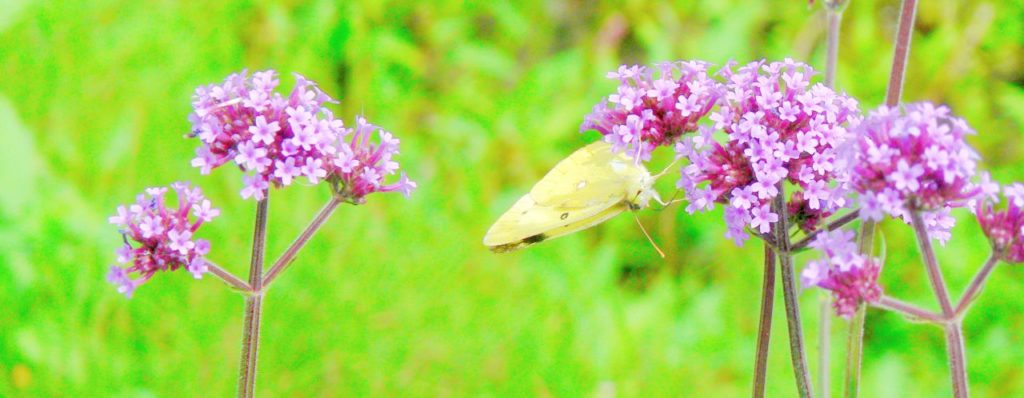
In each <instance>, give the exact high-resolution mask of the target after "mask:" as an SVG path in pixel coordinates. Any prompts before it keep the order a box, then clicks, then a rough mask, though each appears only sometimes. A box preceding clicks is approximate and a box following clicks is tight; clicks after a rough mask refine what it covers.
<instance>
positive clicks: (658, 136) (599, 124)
mask: <svg viewBox="0 0 1024 398" xmlns="http://www.w3.org/2000/svg"><path fill="white" fill-rule="evenodd" d="M657 69H658V74H657V75H658V76H657V77H655V74H654V73H653V72H652V71H649V70H648V69H647V68H646V67H643V66H637V65H634V66H626V65H622V66H620V67H619V70H618V71H617V72H609V73H608V78H610V79H616V80H619V82H620V83H619V87H618V89H617V90H616V93H615V94H612V95H609V96H608V98H607V99H605V100H602V101H601V102H600V103H599V104H597V105H596V106H594V110H593V111H592V112H591V113H590V114H589V115H587V116H586V118H584V121H583V124H582V125H581V126H580V131H581V132H583V131H587V130H597V131H598V132H600V133H601V134H602V135H604V140H605V141H607V142H609V143H611V144H612V145H613V146H614V147H615V149H616V150H625V151H626V153H628V154H629V155H630V156H632V157H634V158H636V159H637V161H640V160H644V161H646V160H649V159H650V157H651V151H653V150H654V148H656V147H658V146H661V145H672V144H673V143H674V142H676V140H678V139H679V137H680V136H682V135H683V134H685V133H689V132H693V131H697V121H698V120H700V119H701V118H702V117H704V115H706V114H707V113H708V112H709V111H710V110H711V107H712V106H714V104H715V101H716V100H717V99H718V97H719V96H720V95H721V93H720V91H721V89H720V84H719V83H718V82H717V81H715V80H714V79H712V78H711V77H710V76H708V64H706V63H703V62H699V61H690V62H683V61H680V62H674V63H668V62H666V63H662V64H659V65H657ZM609 106H610V107H609Z"/></svg>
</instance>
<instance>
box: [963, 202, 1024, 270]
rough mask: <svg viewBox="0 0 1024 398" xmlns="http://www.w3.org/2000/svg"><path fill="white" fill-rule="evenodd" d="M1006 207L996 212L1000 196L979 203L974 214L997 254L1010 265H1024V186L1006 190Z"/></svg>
mask: <svg viewBox="0 0 1024 398" xmlns="http://www.w3.org/2000/svg"><path fill="white" fill-rule="evenodd" d="M1003 195H1004V196H1005V197H1006V204H1005V205H1003V206H1000V207H1001V208H1000V209H996V208H995V206H996V205H998V204H999V197H998V195H996V196H995V198H994V199H993V198H992V197H991V196H989V195H986V196H984V198H983V199H980V200H978V201H977V202H976V204H975V208H974V213H975V216H977V218H978V223H979V224H980V225H981V230H982V231H983V232H984V233H985V236H986V237H988V239H989V242H991V243H992V247H993V248H995V252H996V253H997V254H998V255H1000V256H1001V259H1002V260H1004V261H1006V262H1008V263H1024V184H1021V183H1014V184H1011V185H1008V186H1005V187H1003Z"/></svg>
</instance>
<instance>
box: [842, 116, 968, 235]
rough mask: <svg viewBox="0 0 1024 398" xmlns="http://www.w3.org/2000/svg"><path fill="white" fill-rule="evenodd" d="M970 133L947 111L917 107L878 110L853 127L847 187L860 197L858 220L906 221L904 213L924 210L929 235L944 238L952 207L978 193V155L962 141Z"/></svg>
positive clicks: (949, 223)
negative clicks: (854, 138)
mask: <svg viewBox="0 0 1024 398" xmlns="http://www.w3.org/2000/svg"><path fill="white" fill-rule="evenodd" d="M973 133H974V131H973V130H971V128H970V127H969V126H968V125H967V122H965V121H964V120H963V119H961V118H958V117H954V116H952V115H951V114H950V111H949V108H946V107H945V106H938V107H937V106H935V105H933V104H931V103H926V102H921V103H913V104H907V105H904V106H902V107H899V108H891V107H886V106H882V107H880V108H878V109H877V110H875V111H873V112H871V113H870V114H869V115H868V117H867V118H866V119H865V120H864V122H863V123H861V124H860V126H859V127H858V128H857V131H856V136H857V143H856V146H855V150H854V151H853V153H854V162H853V163H854V165H853V175H852V177H851V184H852V185H853V188H854V189H855V190H856V191H857V192H858V193H860V207H861V210H860V214H861V217H863V218H865V219H869V220H881V219H882V217H883V216H884V215H886V214H888V215H891V216H893V217H897V218H903V219H904V220H906V221H909V213H908V208H909V209H913V210H920V211H924V213H923V216H924V219H925V223H926V224H927V225H928V229H929V232H930V233H931V235H932V236H933V237H934V238H936V239H938V240H939V241H940V242H943V243H944V242H945V241H947V240H948V239H949V237H950V232H949V231H950V229H951V228H952V227H953V224H954V223H955V220H954V219H953V218H952V217H951V216H950V215H949V211H950V209H951V208H952V207H959V206H964V205H966V204H967V203H968V201H969V200H970V199H971V198H972V197H974V196H975V195H976V194H977V193H978V188H977V186H975V185H973V184H972V182H971V179H972V178H973V177H974V174H975V168H976V165H977V160H978V154H977V153H976V152H975V151H974V150H973V149H972V148H971V147H970V146H969V145H967V142H966V141H965V139H964V138H965V137H966V136H967V135H968V134H973Z"/></svg>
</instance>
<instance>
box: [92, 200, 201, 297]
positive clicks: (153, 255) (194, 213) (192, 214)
mask: <svg viewBox="0 0 1024 398" xmlns="http://www.w3.org/2000/svg"><path fill="white" fill-rule="evenodd" d="M171 189H172V190H174V192H175V194H176V195H177V203H176V204H175V205H174V206H171V205H169V204H168V203H167V200H166V193H167V189H166V188H151V189H147V190H146V193H145V194H140V195H139V196H138V198H137V200H136V202H135V203H134V204H132V205H130V206H119V207H118V208H117V214H115V215H114V216H113V217H110V219H109V220H110V223H111V224H114V225H117V226H118V227H119V228H121V234H122V235H123V237H124V244H123V245H121V246H120V247H118V248H117V250H116V253H117V262H118V263H120V264H122V265H115V266H112V267H111V268H110V273H109V274H107V280H108V281H110V282H111V283H113V284H114V285H116V286H117V287H118V288H117V290H118V291H119V292H121V293H123V294H125V295H126V296H129V297H131V295H132V292H134V291H135V288H137V287H138V286H139V285H141V284H142V283H144V282H145V281H147V280H149V278H151V277H153V274H155V273H156V272H157V271H174V270H176V269H178V268H182V267H186V268H187V269H188V271H189V272H191V273H192V275H193V276H194V277H195V278H196V279H198V278H201V277H202V274H203V273H204V272H206V258H205V256H206V254H207V253H209V252H210V243H209V242H208V241H206V240H203V239H196V238H195V232H196V231H197V230H198V229H199V227H201V226H202V225H203V224H204V223H205V222H209V221H211V220H213V219H214V218H215V217H217V216H218V215H219V214H220V210H218V209H216V208H212V207H211V205H210V201H209V200H206V198H205V197H203V194H202V192H200V190H199V188H193V187H191V186H189V184H188V183H182V182H179V183H174V184H171ZM131 273H136V274H137V275H138V278H136V279H132V278H131V276H130V274H131Z"/></svg>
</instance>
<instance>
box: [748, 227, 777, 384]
mask: <svg viewBox="0 0 1024 398" xmlns="http://www.w3.org/2000/svg"><path fill="white" fill-rule="evenodd" d="M774 305H775V251H774V250H772V248H771V246H770V245H768V244H767V243H765V245H764V283H763V284H762V285H761V321H760V322H759V323H758V326H757V356H756V357H754V394H753V396H754V397H755V398H762V397H764V388H765V377H766V376H767V374H768V346H769V344H768V343H769V342H770V340H771V335H772V307H773V306H774Z"/></svg>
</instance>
